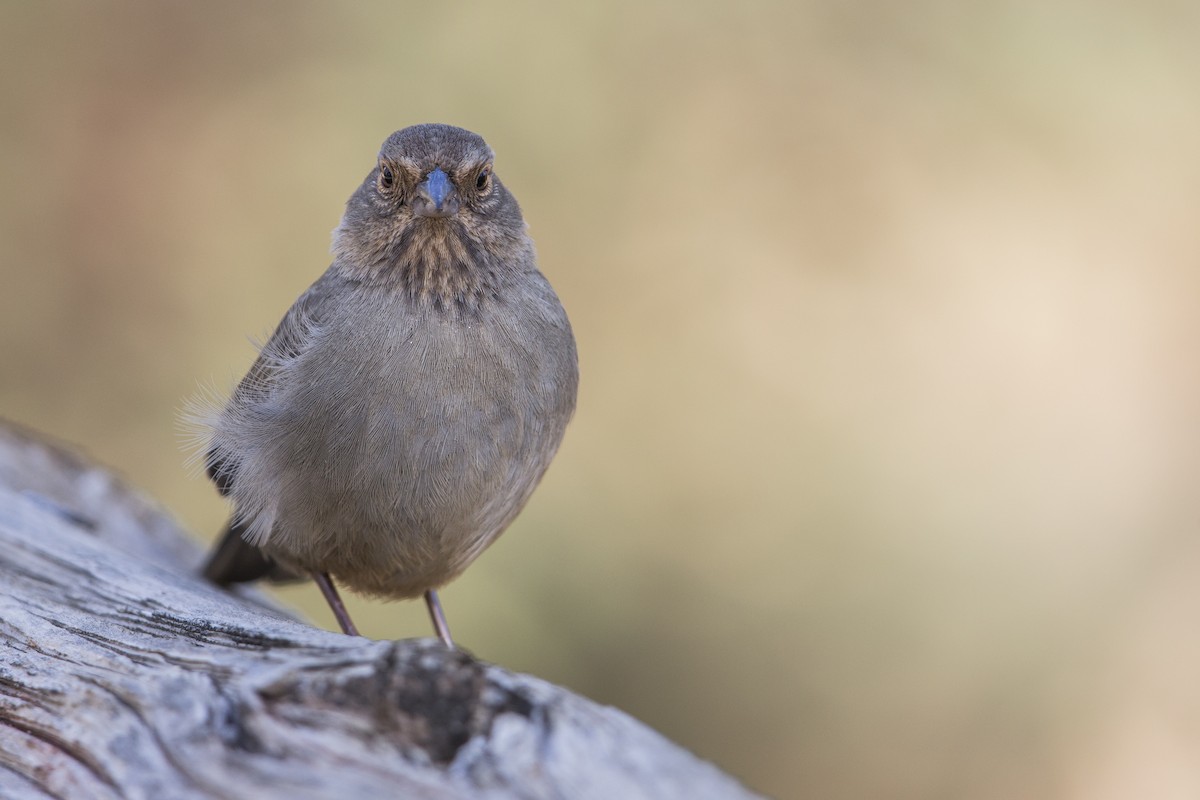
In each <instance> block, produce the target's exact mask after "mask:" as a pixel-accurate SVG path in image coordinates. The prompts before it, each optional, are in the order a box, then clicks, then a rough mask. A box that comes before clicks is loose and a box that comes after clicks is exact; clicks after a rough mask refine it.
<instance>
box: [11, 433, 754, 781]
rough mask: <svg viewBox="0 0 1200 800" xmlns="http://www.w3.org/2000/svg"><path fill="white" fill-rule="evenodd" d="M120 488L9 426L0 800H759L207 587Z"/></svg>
mask: <svg viewBox="0 0 1200 800" xmlns="http://www.w3.org/2000/svg"><path fill="white" fill-rule="evenodd" d="M201 558H202V553H201V550H200V548H199V546H198V545H197V544H196V543H194V542H193V541H192V540H191V539H190V537H189V536H188V535H187V534H186V533H185V532H183V531H181V530H180V529H179V528H178V526H177V525H176V524H175V523H174V522H173V521H172V520H171V518H170V517H169V516H168V515H167V514H165V513H163V512H162V511H161V510H160V509H158V508H157V507H156V506H155V505H154V504H153V503H151V502H150V501H149V500H147V499H146V498H144V497H142V496H141V495H139V494H138V493H136V492H134V491H132V490H130V489H129V488H128V487H126V486H125V485H124V484H123V483H122V482H121V481H120V480H118V479H117V478H116V477H115V476H114V475H113V474H112V473H111V472H110V471H108V470H107V469H104V468H103V467H100V466H97V465H95V464H92V463H89V462H88V461H87V460H85V459H83V458H81V457H79V456H77V455H75V454H73V453H72V452H71V451H70V450H68V449H66V448H63V447H60V446H57V445H53V444H49V443H48V442H47V441H46V440H45V439H44V438H42V437H40V436H38V435H36V434H32V433H30V432H28V431H26V430H23V429H21V428H19V427H17V426H13V425H11V424H7V423H3V422H0V797H4V798H42V797H56V798H89V799H90V798H155V800H158V799H160V798H275V797H280V798H282V797H286V798H324V797H329V798H374V797H402V798H572V799H573V798H597V799H598V800H599V799H600V798H603V799H604V800H624V799H625V798H633V799H636V798H676V797H677V798H748V797H753V796H754V795H752V794H751V793H750V792H748V791H747V790H745V789H744V788H743V787H741V786H740V785H739V784H738V783H737V782H736V781H734V780H733V779H732V778H730V777H729V776H727V775H725V774H724V773H722V772H721V771H719V770H718V769H717V768H715V767H714V766H712V765H710V764H708V763H706V762H703V761H701V760H699V759H697V758H696V757H695V756H693V755H691V754H690V753H688V752H687V751H685V750H683V749H682V748H680V747H678V746H676V745H674V744H672V743H671V742H669V741H667V740H666V739H664V738H663V737H661V736H659V735H658V734H657V733H655V732H654V731H652V730H650V729H648V728H646V727H645V726H643V725H641V724H640V723H638V722H637V721H635V720H633V719H631V718H630V717H628V716H627V715H625V714H623V713H622V712H620V711H618V710H616V709H613V708H608V707H603V706H599V705H596V704H595V703H592V702H590V701H588V700H585V699H583V698H581V697H578V696H576V695H573V694H571V693H570V692H568V691H566V690H564V689H561V688H559V687H557V686H554V685H551V684H548V683H546V682H544V681H541V680H538V679H536V678H533V677H530V676H527V675H517V674H513V673H510V672H507V671H505V670H503V669H501V668H499V667H496V666H494V665H490V664H485V663H483V662H480V661H478V660H476V659H474V658H472V657H471V656H470V655H468V654H466V653H462V652H453V651H450V650H447V649H446V648H444V647H442V646H441V645H440V644H438V643H437V642H436V641H434V640H428V639H422V640H406V641H395V642H390V641H370V640H367V639H361V638H351V637H345V636H341V635H339V634H334V633H329V632H326V631H322V630H319V629H317V628H314V627H312V626H310V625H308V624H305V623H304V622H302V621H299V620H296V619H293V618H292V617H290V616H289V615H288V614H286V613H284V612H283V611H281V610H279V609H277V608H275V607H273V606H272V605H271V603H270V602H269V601H267V600H265V599H264V598H263V596H261V595H259V594H257V593H255V592H253V591H246V592H241V593H239V594H237V595H235V594H230V593H227V592H224V591H222V590H219V589H217V588H215V587H213V586H210V585H209V584H207V583H206V582H204V581H203V580H201V579H199V578H198V577H197V569H198V566H199V564H200V561H201Z"/></svg>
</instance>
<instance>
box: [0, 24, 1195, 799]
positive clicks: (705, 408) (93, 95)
mask: <svg viewBox="0 0 1200 800" xmlns="http://www.w3.org/2000/svg"><path fill="white" fill-rule="evenodd" d="M1198 34H1200V6H1197V5H1196V4H1194V3H1184V2H1167V1H1165V0H1149V1H1148V2H1143V3H1138V4H1134V3H1125V2H1115V0H1113V1H1110V2H1088V3H1084V2H1074V3H1061V2H1060V3H1055V2H1049V3H1047V2H1036V1H1035V0H1026V1H1023V0H1001V1H1000V2H994V3H957V2H949V1H948V0H947V1H946V2H917V3H903V4H901V3H882V2H881V3H864V2H835V1H834V0H829V2H816V1H815V0H810V1H808V2H805V1H803V0H801V1H800V2H780V3H762V2H738V3H715V2H649V3H627V2H607V3H596V4H588V5H583V4H579V5H570V4H565V3H532V2H526V3H508V4H499V3H484V2H461V3H439V4H434V3H421V4H401V3H390V2H389V3H384V2H379V3H361V4H341V5H335V4H332V3H331V4H319V3H300V2H296V3H292V2H286V3H285V2H272V3H265V2H264V3H242V2H204V3H183V2H146V3H114V2H100V3H92V2H77V3H66V2H61V3H49V2H48V3H17V2H11V0H10V2H4V3H3V4H0V279H2V280H0V414H3V415H5V416H9V417H12V418H15V419H17V420H19V421H22V422H24V423H27V424H30V425H33V426H36V427H38V428H41V429H43V430H45V431H47V432H50V433H52V434H54V435H55V436H57V437H61V438H64V439H68V440H72V441H75V442H78V443H80V444H81V445H82V446H83V447H85V448H86V449H87V450H88V451H89V452H90V453H92V454H93V455H95V456H96V457H98V458H100V459H102V460H104V461H107V462H109V463H112V464H114V465H116V466H117V467H118V468H119V469H120V470H121V471H122V472H123V473H124V474H125V475H127V476H128V477H129V478H130V479H131V480H133V481H134V482H136V483H137V484H139V485H141V486H143V487H145V488H146V489H147V490H148V491H149V492H150V493H152V494H153V495H155V496H156V497H158V498H160V499H161V500H162V502H163V503H164V504H166V505H167V506H168V507H169V508H170V509H171V510H172V511H173V513H175V514H176V515H177V516H178V518H179V519H180V520H181V521H182V522H183V523H185V524H186V525H187V526H188V527H189V528H190V529H192V530H194V531H195V532H196V535H197V537H203V538H208V537H211V536H212V535H213V534H214V533H215V532H216V530H217V528H218V527H219V526H220V525H221V524H222V522H223V519H224V516H225V514H226V509H225V507H224V505H223V503H222V502H221V501H220V500H219V499H218V498H217V496H216V493H215V491H213V489H212V488H211V487H210V486H209V485H208V483H207V482H206V481H205V480H204V479H203V478H201V477H199V476H196V475H195V474H192V473H189V472H188V471H187V469H186V468H185V466H184V459H185V453H184V450H183V448H182V447H181V439H182V437H181V434H180V432H179V426H178V423H177V418H178V412H179V409H180V408H181V407H182V405H183V403H184V402H185V400H186V399H187V398H189V397H191V396H194V395H195V394H197V393H198V392H200V391H202V387H204V386H209V387H215V388H216V390H218V391H226V390H227V389H228V388H229V387H230V386H231V385H232V384H233V382H234V381H235V380H236V379H237V378H238V377H239V376H240V375H241V373H242V371H243V370H244V369H245V368H246V367H247V366H248V365H249V363H250V361H251V360H252V359H253V357H254V349H253V347H252V346H251V345H250V344H249V343H248V341H247V337H248V336H250V337H262V336H264V335H265V334H268V333H269V332H270V330H271V328H272V327H273V325H274V324H275V322H276V321H277V320H278V318H279V317H280V315H281V314H282V313H283V311H284V310H285V309H286V308H287V307H288V305H289V304H290V303H291V302H292V300H293V299H294V297H295V296H296V295H297V294H299V293H300V292H301V291H302V290H303V289H304V288H305V287H306V286H307V285H308V284H309V282H310V281H312V280H313V279H314V278H315V277H316V276H317V275H319V274H320V273H321V271H322V270H324V268H325V266H326V265H327V263H328V246H329V234H330V231H331V230H332V229H333V227H334V226H335V225H336V224H337V221H338V218H339V216H340V213H341V209H342V205H343V203H344V202H345V199H346V197H348V196H349V194H350V192H351V191H352V190H353V189H354V187H355V186H356V185H357V184H358V183H359V181H360V180H361V179H362V177H363V176H364V175H365V174H366V172H367V171H368V170H369V169H370V168H371V166H372V163H373V158H374V154H375V152H376V150H377V148H378V146H379V144H380V142H382V140H383V139H384V138H385V137H386V136H387V135H388V134H389V133H391V132H392V131H393V130H395V129H397V128H400V127H403V126H405V125H408V124H412V123H415V122H426V121H441V122H450V123H454V124H458V125H462V126H464V127H467V128H470V129H472V130H475V131H478V132H480V133H481V134H483V135H484V136H485V137H486V138H487V139H488V140H489V142H490V143H491V144H492V146H493V147H494V148H495V150H496V152H497V154H498V161H497V168H498V172H499V173H500V174H501V176H502V177H503V179H504V181H505V182H506V183H507V184H508V186H509V187H510V188H511V189H512V190H513V191H514V193H515V194H516V195H517V197H518V198H519V199H520V201H521V203H522V205H523V207H524V210H525V215H526V218H527V219H528V220H529V223H530V225H531V229H532V232H533V235H534V238H535V240H536V242H537V244H538V247H539V252H540V257H541V263H542V267H543V270H544V271H545V273H546V274H547V275H548V276H549V278H550V279H551V281H552V282H553V283H554V285H555V286H556V287H557V289H558V291H559V293H560V295H561V297H562V299H563V302H564V304H565V305H566V307H567V309H568V311H569V312H570V314H571V318H572V320H573V322H574V324H575V329H576V334H577V337H578V339H579V347H580V357H581V364H582V375H583V383H582V395H581V398H580V404H579V410H578V413H577V416H576V419H575V422H574V423H573V425H572V427H571V429H570V430H569V432H568V435H567V440H566V443H565V445H564V447H563V449H562V451H561V453H560V455H559V458H558V460H557V461H556V463H555V464H554V466H553V467H552V468H551V470H550V472H549V474H548V475H547V478H546V480H545V482H544V484H543V486H542V488H541V489H540V490H539V492H538V493H537V494H536V495H535V496H534V499H533V501H532V503H531V504H530V505H529V507H528V509H527V510H526V512H525V513H524V514H523V515H522V516H521V518H520V519H519V520H518V521H517V522H516V523H515V524H514V525H513V526H512V528H511V529H510V530H509V532H508V533H507V534H506V535H505V536H504V537H503V538H502V539H501V540H500V541H499V542H498V543H497V544H496V545H495V546H494V547H493V548H492V549H491V550H489V551H488V552H487V553H486V554H485V555H484V556H483V557H482V558H481V559H480V560H479V561H478V562H477V563H476V564H475V566H474V567H473V568H472V569H470V570H469V571H468V572H467V574H466V575H465V576H464V577H463V578H462V579H460V580H459V581H457V582H456V583H454V584H453V585H451V586H450V587H449V588H447V589H446V591H445V592H444V594H443V600H444V602H445V605H446V607H447V612H448V614H449V616H450V621H451V623H452V625H453V628H454V631H455V634H456V636H457V637H458V638H459V639H460V640H461V641H462V642H463V643H464V644H465V645H466V646H468V647H469V648H471V649H472V650H473V651H474V652H475V653H477V654H478V655H479V656H480V657H482V658H485V659H488V660H491V661H494V662H497V663H499V664H502V665H504V666H507V667H510V668H513V669H517V670H523V671H528V672H531V673H534V674H536V675H539V676H542V677H544V678H547V679H549V680H552V681H556V682H559V683H562V684H565V685H567V686H569V687H571V688H573V689H576V690H578V691H580V692H582V693H584V694H586V695H588V696H590V697H592V698H595V699H596V700H599V701H601V702H604V703H611V704H614V705H616V706H619V707H620V708H623V709H625V710H627V711H629V712H630V713H632V714H634V715H635V716H637V717H639V718H640V719H642V720H644V721H646V722H647V723H649V724H651V725H653V726H654V727H656V728H658V729H659V730H661V731H663V732H664V733H665V734H666V735H667V736H669V737H671V738H673V739H675V740H676V741H679V742H680V743H682V744H684V745H686V746H687V747H689V748H692V749H693V750H694V751H695V752H697V753H698V754H700V755H701V756H704V757H706V758H710V759H712V760H714V761H716V762H717V763H718V764H719V765H720V766H722V767H724V768H725V769H727V770H730V771H731V772H733V773H734V774H736V775H737V776H739V777H740V778H742V779H743V780H744V781H746V782H747V783H748V784H749V785H750V786H751V787H753V788H755V789H758V790H760V791H764V792H767V793H770V794H772V795H776V796H779V797H789V798H790V797H797V798H798V797H821V798H847V799H850V798H864V797H886V798H914V799H915V798H963V797H970V798H1081V799H1082V798H1087V800H1096V798H1100V799H1101V800H1103V798H1114V799H1115V798H1128V797H1151V796H1152V797H1156V798H1173V797H1196V796H1197V795H1200V760H1198V759H1197V758H1196V753H1197V752H1198V751H1200V680H1198V678H1197V676H1200V540H1198V539H1197V533H1198V527H1200V491H1198V489H1200V487H1198V480H1197V479H1198V478H1200V358H1198V355H1197V349H1198V347H1197V346H1198V344H1200V313H1198V311H1200V308H1198V306H1200V224H1198V223H1200V213H1198V212H1200V92H1198V89H1197V76H1198V75H1200V47H1197V44H1196V43H1197V41H1200V36H1198ZM283 597H284V599H285V600H286V601H287V602H289V603H293V604H296V605H297V606H299V607H301V608H303V609H304V610H305V611H306V612H308V613H310V614H311V615H312V617H313V619H314V620H316V621H317V623H318V624H321V625H325V626H331V625H332V620H331V618H330V616H329V614H328V613H327V611H325V610H324V609H323V607H322V602H321V600H320V597H319V595H318V594H317V592H316V591H315V589H313V588H311V587H303V588H297V589H292V590H288V591H286V592H284V593H283ZM350 604H351V611H352V612H353V614H354V615H355V617H356V619H357V620H358V621H359V622H360V623H361V625H362V627H363V628H364V629H365V631H366V633H367V634H368V635H371V636H374V637H397V638H398V637H410V636H425V635H428V634H429V627H428V623H427V621H426V619H425V616H424V609H423V607H422V606H421V604H419V603H406V604H385V603H379V602H366V601H360V600H357V599H351V601H350Z"/></svg>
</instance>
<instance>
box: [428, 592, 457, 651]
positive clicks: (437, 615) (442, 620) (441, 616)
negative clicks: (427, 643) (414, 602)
mask: <svg viewBox="0 0 1200 800" xmlns="http://www.w3.org/2000/svg"><path fill="white" fill-rule="evenodd" d="M425 605H427V606H429V618H430V619H432V620H433V630H434V631H435V632H436V633H437V636H438V638H439V639H441V640H442V643H443V644H445V645H446V647H449V648H453V647H454V640H453V639H451V638H450V626H449V625H447V624H446V615H445V613H443V611H442V603H441V601H440V600H438V596H437V592H435V591H434V590H433V589H429V590H427V591H426V592H425Z"/></svg>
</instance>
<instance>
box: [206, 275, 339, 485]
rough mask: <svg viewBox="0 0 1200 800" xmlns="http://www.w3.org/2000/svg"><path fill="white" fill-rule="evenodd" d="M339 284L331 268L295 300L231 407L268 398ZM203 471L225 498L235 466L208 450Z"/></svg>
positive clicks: (231, 399) (262, 350)
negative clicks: (285, 366)
mask: <svg viewBox="0 0 1200 800" xmlns="http://www.w3.org/2000/svg"><path fill="white" fill-rule="evenodd" d="M341 280H343V279H341V278H340V277H339V276H338V275H336V273H334V271H333V269H332V268H331V269H330V270H329V271H327V272H326V273H325V274H324V275H322V276H321V277H320V278H319V279H318V280H317V282H316V283H314V284H313V285H312V286H310V287H309V288H308V290H307V291H306V292H305V293H304V294H302V295H300V297H299V298H297V299H296V302H295V303H293V304H292V307H291V308H289V309H288V310H287V313H286V314H284V315H283V319H282V320H280V322H279V325H278V326H277V327H276V328H275V332H274V333H272V334H271V338H269V339H268V340H267V343H266V344H265V345H263V347H262V349H261V350H260V351H259V354H258V358H257V359H255V361H254V363H253V364H252V365H251V366H250V369H249V370H248V371H247V372H246V375H245V377H243V378H242V380H241V381H240V382H239V383H238V385H237V388H236V389H234V390H233V395H232V396H231V397H230V399H229V403H230V404H231V405H234V404H250V403H253V402H254V399H255V398H257V397H265V396H267V395H269V394H271V392H272V390H273V389H274V385H275V380H276V378H277V376H278V374H279V371H280V368H281V367H282V365H283V364H285V363H287V362H288V361H290V360H291V359H293V358H295V357H296V356H298V355H299V354H300V352H301V351H302V350H303V348H304V345H305V343H306V342H307V341H308V339H309V335H310V333H311V331H312V329H313V328H314V327H315V326H317V325H320V323H321V317H322V316H323V314H324V311H325V309H326V308H327V307H328V306H329V304H330V301H331V299H332V298H333V297H334V296H335V292H334V291H333V288H334V285H335V284H336V283H338V282H339V281H341ZM204 470H205V473H206V474H207V475H208V477H209V479H210V480H211V481H212V482H213V483H214V484H216V486H217V491H219V492H220V493H221V495H222V496H225V495H228V494H229V492H230V490H232V488H233V484H234V481H235V480H236V479H237V469H236V465H235V464H234V463H233V462H232V461H231V460H230V459H229V458H225V457H223V456H222V454H221V452H220V451H219V449H218V448H216V447H212V448H210V449H209V450H208V452H207V453H206V454H205V456H204Z"/></svg>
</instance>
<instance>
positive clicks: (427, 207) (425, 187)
mask: <svg viewBox="0 0 1200 800" xmlns="http://www.w3.org/2000/svg"><path fill="white" fill-rule="evenodd" d="M457 212H458V194H457V193H456V192H455V191H454V184H452V183H450V178H449V176H447V175H446V173H444V172H442V170H441V167H434V169H433V171H432V172H430V173H429V174H428V175H426V176H425V180H423V181H421V183H420V185H418V186H417V196H416V198H415V199H414V200H413V213H414V214H416V215H417V216H418V217H450V216H453V215H454V214H455V213H457Z"/></svg>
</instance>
